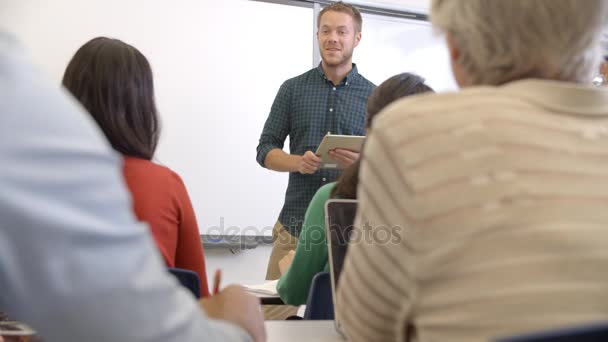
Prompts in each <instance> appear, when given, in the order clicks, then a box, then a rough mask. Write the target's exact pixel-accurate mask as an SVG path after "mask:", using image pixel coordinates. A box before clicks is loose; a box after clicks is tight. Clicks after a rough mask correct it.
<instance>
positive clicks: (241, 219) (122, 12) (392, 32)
mask: <svg viewBox="0 0 608 342" xmlns="http://www.w3.org/2000/svg"><path fill="white" fill-rule="evenodd" d="M395 2H396V1H395ZM420 4H422V5H425V6H426V5H428V1H420V0H412V1H409V2H407V5H408V6H410V5H420ZM364 20H365V23H364V34H363V41H362V43H361V45H360V46H359V47H358V48H357V50H356V51H355V62H356V63H357V64H358V65H359V70H360V71H361V73H362V74H364V75H365V76H366V77H368V78H369V79H370V80H372V81H373V82H375V83H377V84H379V83H380V82H382V81H383V80H384V79H386V78H388V77H389V76H392V75H393V74H396V73H398V72H402V71H415V72H417V73H419V74H421V75H422V76H424V77H426V78H427V79H428V80H429V83H430V84H431V85H432V86H433V87H435V88H436V89H450V88H452V87H453V81H452V80H451V76H449V75H450V73H449V67H448V65H447V59H446V58H445V56H444V55H442V50H441V48H442V40H441V39H440V38H438V37H435V36H433V35H432V30H431V29H430V27H429V26H428V24H424V23H420V22H409V21H406V20H399V19H394V18H381V17H377V16H371V15H366V16H365V19H364ZM312 23H313V12H312V9H309V8H302V7H291V6H286V5H277V4H272V3H264V2H255V1H247V0H221V1H220V0H217V1H210V0H203V1H201V0H178V1H162V0H89V1H83V0H51V1H49V0H0V27H3V28H5V29H6V30H8V31H10V32H13V33H14V34H15V35H16V36H17V38H18V39H20V40H21V41H22V42H23V43H24V45H25V46H26V47H27V48H28V49H29V50H30V51H31V56H32V59H33V60H34V61H35V62H36V63H37V64H38V65H39V66H40V67H41V69H42V70H43V71H44V72H45V73H46V74H47V75H48V77H50V78H51V79H52V81H53V82H55V83H57V85H58V86H59V84H60V80H61V77H62V74H63V71H64V69H65V67H66V65H67V63H68V61H69V59H70V58H71V56H72V55H73V54H74V52H75V51H76V50H77V49H78V48H79V47H80V46H81V45H82V44H83V43H85V42H86V41H87V40H89V39H91V38H93V37H95V36H100V35H103V36H109V37H114V38H119V39H122V40H124V41H126V42H127V43H130V44H133V45H134V46H136V47H137V48H138V49H140V50H141V51H142V52H143V53H144V54H145V55H146V56H147V58H148V59H149V61H150V63H151V65H152V68H153V71H154V73H155V82H156V90H157V102H158V108H159V110H160V112H161V119H162V121H163V132H162V138H161V142H160V145H159V150H158V155H157V157H158V161H159V162H161V163H163V164H165V165H167V166H169V167H171V168H172V169H174V170H176V171H177V172H178V173H179V174H180V175H181V176H182V178H183V179H184V182H185V184H186V186H187V188H188V191H189V193H190V196H191V199H192V202H193V205H194V207H195V210H196V214H197V218H198V221H199V225H200V230H201V232H207V231H210V230H213V231H215V232H220V231H218V230H216V229H214V228H215V227H218V226H221V227H222V228H223V232H224V233H225V232H226V231H228V230H232V231H233V232H234V233H237V231H239V230H241V231H242V230H244V229H246V228H249V229H248V233H249V234H265V235H270V233H271V227H272V226H273V225H274V223H275V221H276V219H277V217H278V213H279V211H280V209H281V206H282V204H283V196H284V192H285V188H286V185H287V174H280V173H275V172H270V171H267V170H265V169H263V168H261V167H260V166H259V165H257V163H256V162H255V156H256V151H255V148H256V146H257V140H258V138H259V134H260V132H261V130H262V127H263V124H264V121H265V119H266V117H267V115H268V111H269V109H270V106H271V104H272V101H273V99H274V96H275V94H276V92H277V90H278V88H279V86H280V84H281V83H282V82H283V81H284V80H286V79H288V78H290V77H293V76H296V75H298V74H301V73H303V72H305V71H307V70H308V69H310V67H311V63H312V51H313V32H314V28H313V27H312ZM286 146H287V144H286ZM234 227H236V229H232V228H234ZM206 253H207V267H208V272H209V274H210V275H211V274H213V271H214V270H215V269H216V268H222V269H223V270H224V277H225V278H226V280H227V281H233V282H240V283H256V282H260V281H262V280H263V277H264V273H265V269H266V262H267V260H268V256H269V254H270V248H268V247H259V248H257V249H255V250H249V251H243V252H241V253H239V254H236V255H231V254H229V252H227V251H211V250H208V251H207V252H206Z"/></svg>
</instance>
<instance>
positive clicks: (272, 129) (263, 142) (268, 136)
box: [256, 81, 292, 167]
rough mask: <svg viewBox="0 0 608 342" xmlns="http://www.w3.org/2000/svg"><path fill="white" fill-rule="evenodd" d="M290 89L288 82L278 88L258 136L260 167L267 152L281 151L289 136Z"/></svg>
mask: <svg viewBox="0 0 608 342" xmlns="http://www.w3.org/2000/svg"><path fill="white" fill-rule="evenodd" d="M291 96H292V89H291V86H290V84H289V81H286V82H285V83H283V84H282V85H281V88H279V92H278V93H277V96H276V97H275V99H274V103H273V104H272V108H271V109H270V115H268V119H266V124H264V130H263V131H262V135H261V136H260V141H259V144H258V147H257V158H256V159H257V161H258V163H259V164H260V165H262V167H266V165H264V160H265V159H266V155H267V154H268V152H270V151H271V150H273V149H275V148H279V149H283V145H284V144H285V139H286V138H287V135H289V130H290V123H289V115H290V111H291Z"/></svg>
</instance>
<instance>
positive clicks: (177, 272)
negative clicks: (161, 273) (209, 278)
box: [168, 267, 201, 299]
mask: <svg viewBox="0 0 608 342" xmlns="http://www.w3.org/2000/svg"><path fill="white" fill-rule="evenodd" d="M168 270H169V273H171V274H173V275H174V276H175V277H176V278H177V280H178V281H179V283H180V284H181V285H182V286H183V287H185V288H187V289H188V290H190V292H192V294H193V295H194V297H196V298H197V299H198V298H201V282H200V279H199V277H198V274H196V273H195V272H192V271H190V270H185V269H183V268H174V267H170V268H169V269H168Z"/></svg>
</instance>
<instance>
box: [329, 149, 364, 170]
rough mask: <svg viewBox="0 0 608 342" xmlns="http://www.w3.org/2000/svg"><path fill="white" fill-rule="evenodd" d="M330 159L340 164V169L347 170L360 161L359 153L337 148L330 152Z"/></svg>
mask: <svg viewBox="0 0 608 342" xmlns="http://www.w3.org/2000/svg"><path fill="white" fill-rule="evenodd" d="M329 157H330V158H331V159H333V160H335V161H337V162H338V164H340V167H341V168H343V169H345V168H347V167H349V166H351V165H352V164H353V163H354V162H356V161H357V159H359V152H353V151H350V150H345V149H342V148H336V149H335V150H330V151H329Z"/></svg>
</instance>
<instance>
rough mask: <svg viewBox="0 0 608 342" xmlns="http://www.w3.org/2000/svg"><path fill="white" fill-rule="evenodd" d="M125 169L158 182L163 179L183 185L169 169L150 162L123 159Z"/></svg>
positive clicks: (177, 176) (130, 158) (175, 173)
mask: <svg viewBox="0 0 608 342" xmlns="http://www.w3.org/2000/svg"><path fill="white" fill-rule="evenodd" d="M125 168H126V170H127V171H129V170H131V171H134V172H137V173H145V174H147V175H149V176H150V177H153V178H156V179H158V180H161V179H165V180H167V181H169V182H172V183H180V184H183V181H182V178H181V177H180V176H179V175H178V174H177V172H175V171H173V170H172V169H170V168H169V167H167V166H165V165H161V164H158V163H155V162H153V161H151V160H146V159H141V158H134V157H125Z"/></svg>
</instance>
